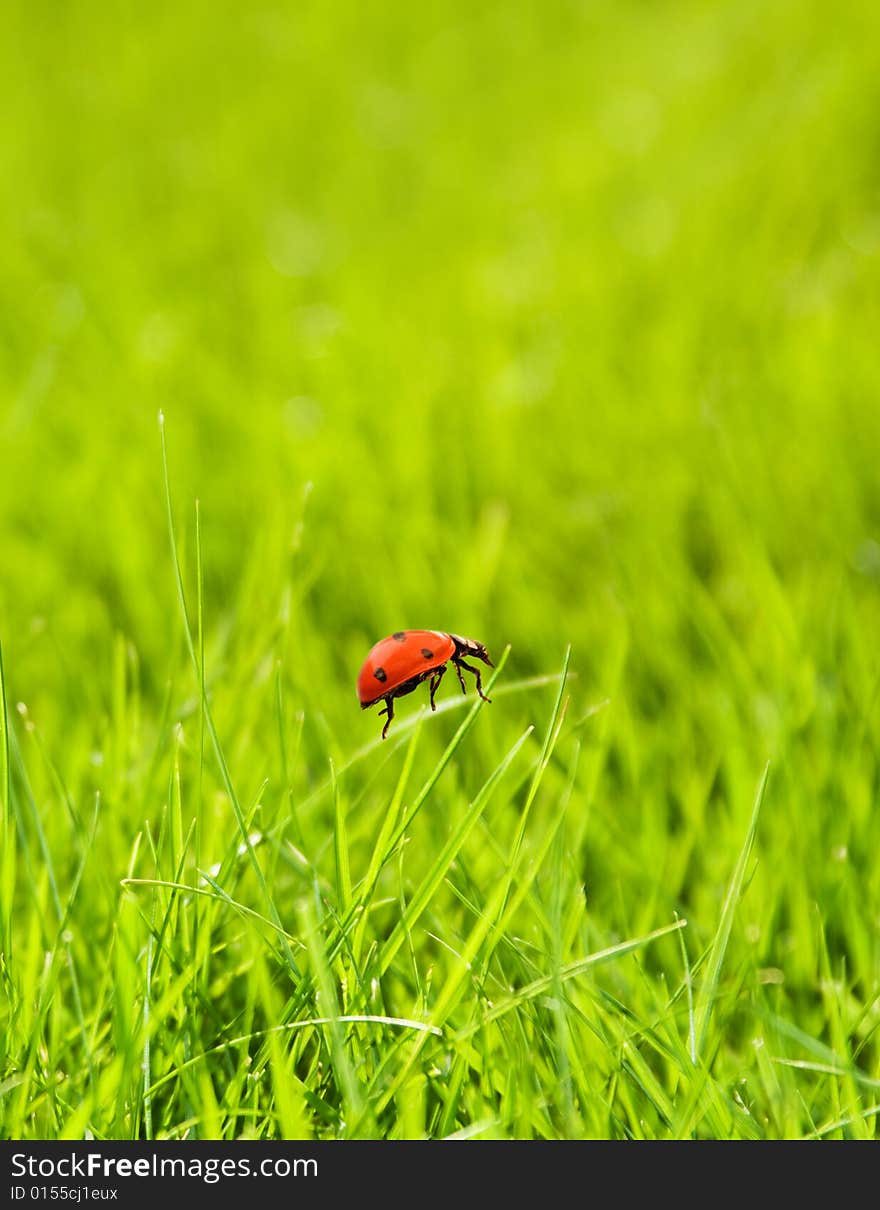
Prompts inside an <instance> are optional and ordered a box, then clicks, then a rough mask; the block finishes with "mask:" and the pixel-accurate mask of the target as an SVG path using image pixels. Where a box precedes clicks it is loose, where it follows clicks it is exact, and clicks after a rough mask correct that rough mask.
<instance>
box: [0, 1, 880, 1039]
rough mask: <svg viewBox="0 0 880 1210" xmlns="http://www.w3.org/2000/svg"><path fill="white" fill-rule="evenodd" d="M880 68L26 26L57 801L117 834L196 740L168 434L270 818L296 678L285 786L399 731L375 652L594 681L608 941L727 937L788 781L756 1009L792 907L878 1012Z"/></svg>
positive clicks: (570, 10)
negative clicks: (281, 720) (274, 771)
mask: <svg viewBox="0 0 880 1210" xmlns="http://www.w3.org/2000/svg"><path fill="white" fill-rule="evenodd" d="M878 26H880V22H878V16H877V9H876V6H875V5H873V4H869V3H857V2H854V0H843V2H839V0H836V2H835V3H833V4H832V3H829V2H822V3H816V4H809V5H805V4H802V3H797V2H795V0H791V2H786V0H778V2H773V3H769V4H768V3H755V2H752V0H736V2H735V3H734V2H725V3H710V2H707V0H668V2H665V0H664V2H658V3H636V2H631V0H624V2H621V3H567V2H565V3H563V2H560V0H550V2H548V3H542V4H536V5H529V4H524V3H513V4H510V3H497V2H494V0H490V2H487V3H474V4H468V5H460V4H452V3H439V4H434V5H428V6H418V5H407V4H381V5H369V6H365V5H360V4H354V3H348V2H339V3H335V4H333V5H330V6H328V5H321V4H316V3H311V2H303V3H296V4H282V3H273V2H272V0H258V2H257V3H254V4H249V5H235V4H228V3H223V2H221V3H215V4H210V5H209V4H205V3H201V2H196V3H189V4H186V5H178V4H167V3H163V2H159V3H156V4H151V5H150V6H148V7H147V8H143V7H138V6H135V5H130V4H123V3H112V4H107V3H100V4H98V3H91V4H90V3H85V2H84V3H79V4H54V3H51V4H50V3H46V2H41V0H38V2H35V0H28V2H27V3H24V2H22V0H7V2H6V3H4V5H3V7H2V17H0V104H2V113H3V121H2V123H0V163H2V166H3V167H2V173H0V224H2V231H3V234H4V239H3V242H2V246H0V290H2V299H0V301H2V323H0V640H2V644H3V652H4V661H5V666H6V676H7V681H8V696H9V700H10V702H11V703H13V704H14V703H15V702H17V701H19V700H21V701H22V702H24V703H26V705H27V708H28V711H29V717H30V718H31V719H33V720H35V721H36V723H37V726H38V727H39V731H40V735H41V743H42V744H43V746H44V749H45V751H47V752H49V753H51V759H52V762H53V765H54V767H55V768H56V770H57V771H58V772H59V774H60V776H61V777H62V778H63V781H64V783H65V785H67V786H68V787H69V789H70V792H71V794H72V795H73V796H74V797H75V798H77V800H79V798H80V796H81V797H82V800H83V801H86V799H87V795H88V793H90V792H91V791H92V790H93V789H94V788H95V787H100V788H101V789H102V792H103V794H104V795H105V797H106V798H107V799H108V801H110V802H111V803H112V802H114V801H115V802H116V803H117V804H118V806H119V811H120V814H119V816H118V819H119V822H120V827H121V828H122V829H123V830H124V831H125V833H126V837H127V838H128V840H130V836H131V834H133V832H134V831H135V830H136V828H137V827H138V826H139V823H140V821H141V819H142V817H143V813H144V812H145V811H146V812H149V809H150V808H149V805H148V803H146V797H147V791H144V798H143V799H141V798H140V797H139V795H140V793H141V790H143V787H144V785H145V784H146V783H145V781H144V776H145V775H144V774H143V770H144V768H145V767H147V766H148V765H149V761H150V759H151V757H150V754H151V753H152V751H153V750H154V746H155V744H156V743H157V742H160V741H159V740H157V736H160V735H161V733H162V727H163V725H164V724H163V721H162V720H163V718H164V715H163V709H164V707H163V702H164V701H165V696H166V694H170V695H171V698H172V701H173V705H172V706H171V710H172V713H174V712H176V713H178V714H185V713H186V710H187V708H188V709H189V710H190V711H191V710H192V694H193V693H194V688H193V684H194V682H193V680H192V678H191V676H190V675H189V673H188V672H187V670H186V664H185V660H184V659H183V657H182V644H181V633H182V628H181V619H180V613H179V610H178V606H177V602H176V597H175V590H174V582H173V573H172V563H171V558H170V553H169V546H168V537H167V532H166V521H165V514H164V498H163V489H162V466H161V454H160V445H159V433H158V425H157V415H158V412H159V410H160V409H161V410H162V411H163V412H164V415H165V423H166V434H167V439H168V448H169V469H170V476H171V486H172V493H173V497H174V503H175V514H176V519H177V523H178V530H179V537H180V543H181V555H182V559H183V563H184V571H185V576H186V580H187V584H188V586H191V585H192V584H193V583H194V580H193V576H194V547H193V528H194V522H193V502H194V500H195V499H196V498H198V500H199V507H200V516H201V527H202V543H203V565H204V578H205V625H206V634H207V645H208V679H209V682H212V683H213V684H214V685H215V686H217V688H218V702H217V710H218V716H219V719H220V722H221V726H222V730H223V734H224V736H225V737H226V738H227V739H228V740H229V743H230V745H231V749H232V752H233V754H234V756H236V757H237V758H238V761H239V765H238V767H239V768H242V767H243V769H244V770H245V772H244V773H243V780H245V781H246V782H247V784H248V785H250V784H251V783H252V782H253V783H254V784H256V783H257V781H258V776H257V774H258V772H259V771H260V770H261V769H263V768H264V767H265V766H267V765H268V764H270V763H271V762H272V761H274V759H275V758H274V756H272V757H270V756H269V755H268V753H269V752H270V751H271V750H272V744H273V743H274V737H273V735H272V732H271V728H272V725H273V724H272V719H271V703H272V694H271V682H272V677H273V675H274V669H275V666H276V661H280V666H281V668H282V670H283V678H284V684H285V691H286V694H287V701H288V702H289V704H290V709H291V711H296V712H302V713H303V715H304V720H305V722H304V733H303V734H304V740H303V752H304V757H303V760H304V766H303V774H302V776H303V779H304V782H303V789H304V790H307V789H308V788H309V787H312V786H314V785H315V784H317V783H318V782H319V781H320V780H321V779H322V778H323V777H324V776H325V775H326V769H327V763H326V762H327V756H328V754H330V755H334V756H335V757H336V758H337V760H344V759H345V757H346V755H348V754H350V753H351V752H352V751H354V750H355V749H357V748H359V747H361V746H362V745H363V744H365V743H367V742H368V741H370V740H372V739H373V738H375V736H376V734H377V733H378V730H379V726H380V723H379V721H378V720H377V719H376V717H375V714H374V713H364V714H361V712H360V711H359V710H358V706H357V700H356V695H355V679H356V676H357V672H358V668H359V667H360V663H361V661H362V659H363V658H364V656H365V654H366V652H367V650H368V649H369V647H370V645H371V644H372V643H373V642H374V641H375V640H376V639H378V638H379V637H381V636H382V635H385V634H388V633H390V632H391V631H393V630H395V629H398V628H401V627H428V628H438V629H442V630H451V631H455V632H458V633H461V634H465V635H471V636H473V637H474V638H477V639H479V640H481V641H482V642H484V643H486V644H487V646H488V647H489V650H490V651H491V652H493V653H494V654H496V655H497V654H498V653H500V651H501V650H503V648H504V647H505V646H506V645H507V644H508V643H509V644H511V647H512V652H511V656H510V660H509V664H508V667H507V675H509V676H510V677H511V678H525V677H530V676H533V675H539V674H545V673H550V672H556V671H558V669H559V667H560V664H561V660H562V656H563V652H564V650H565V648H566V646H567V645H568V644H569V643H570V644H571V645H572V670H573V672H574V673H575V674H576V679H574V680H573V682H572V694H573V706H572V710H571V712H570V719H571V720H572V721H574V722H575V723H577V722H578V721H579V720H581V719H583V718H584V716H585V715H586V714H587V713H588V711H589V710H590V708H591V707H592V706H593V705H594V704H596V703H598V702H600V701H603V700H605V699H610V701H611V705H610V707H609V710H610V711H612V712H613V713H612V714H610V715H609V717H610V718H611V720H612V721H611V722H610V723H608V724H607V725H608V726H609V727H610V728H611V737H610V739H609V740H608V744H607V748H606V749H603V757H602V761H601V769H600V770H596V769H594V770H592V771H591V774H590V777H591V778H592V779H593V781H592V782H591V784H595V779H596V778H601V781H600V787H601V788H600V790H599V793H598V798H597V805H596V806H594V808H593V811H594V818H595V819H596V823H595V830H594V831H593V832H591V833H590V836H589V838H588V839H587V840H583V844H582V847H581V848H579V849H578V850H577V851H576V852H575V853H574V854H573V857H572V861H573V865H574V867H576V872H577V874H578V876H580V877H583V878H586V880H587V882H588V885H589V886H590V888H591V889H592V888H593V887H595V895H596V897H597V898H596V901H595V907H596V910H597V912H599V913H601V910H602V908H603V906H604V908H606V909H607V910H608V911H609V912H611V913H612V915H613V911H614V909H613V908H612V906H611V905H613V904H614V903H617V902H618V899H620V898H622V899H629V900H630V901H631V902H633V901H638V902H639V903H640V904H645V903H655V902H659V903H660V904H662V905H663V913H661V918H662V920H663V921H665V920H668V919H669V918H670V917H669V913H668V911H667V910H666V909H667V908H669V907H670V906H671V905H678V906H683V907H684V908H685V909H686V910H687V909H688V907H689V906H690V908H693V906H694V904H695V903H696V904H699V903H701V902H702V903H703V904H705V905H710V904H711V905H715V908H717V907H718V906H720V900H721V895H722V893H723V886H724V880H725V879H726V877H727V876H728V875H729V872H730V870H731V865H732V859H731V854H732V855H733V856H734V857H735V853H736V851H737V846H738V844H739V843H740V841H741V839H742V836H743V834H744V820H745V819H747V815H748V809H749V808H750V805H751V796H752V794H753V792H754V788H755V786H756V785H757V781H758V779H759V777H760V774H761V771H762V769H763V767H764V764H765V762H766V761H767V760H768V759H770V760H771V761H772V762H773V769H774V772H773V774H772V777H773V778H775V781H773V780H771V786H774V787H775V790H774V793H775V797H774V799H773V802H774V806H773V810H772V812H770V811H769V809H768V810H766V811H765V819H766V821H767V822H766V832H765V835H764V843H765V844H766V845H767V846H768V847H767V849H766V855H767V856H769V865H770V867H771V868H769V869H768V866H767V857H766V856H765V865H764V866H763V867H762V871H763V872H762V875H761V877H762V879H763V878H766V879H768V880H769V882H768V887H772V891H771V890H769V889H768V890H767V892H766V895H767V897H766V900H764V901H762V900H760V898H759V899H758V902H759V903H760V902H765V903H766V912H765V915H764V917H763V924H762V927H761V930H760V932H759V935H760V937H761V942H760V948H761V950H762V952H761V955H760V957H759V958H758V959H757V962H758V965H759V966H761V964H764V965H766V966H767V968H768V969H773V970H776V969H777V968H778V967H781V966H783V965H785V963H784V962H783V955H784V954H785V953H787V950H786V942H785V936H786V935H787V934H786V930H787V929H788V930H793V932H792V935H794V936H796V937H797V938H798V942H799V945H798V947H797V953H796V954H795V955H794V956H792V957H791V958H790V961H791V962H792V963H793V969H794V973H795V975H796V974H797V972H798V971H800V973H801V974H802V975H803V977H804V978H805V979H811V978H812V972H814V970H815V961H816V959H815V954H814V953H813V952H812V951H811V950H810V946H809V945H807V946H806V948H804V947H801V946H800V942H801V941H803V940H804V938H806V937H810V936H814V933H815V930H814V929H813V926H812V925H811V924H810V923H809V919H810V911H811V910H812V907H813V906H814V905H815V904H817V903H818V904H820V905H822V910H823V911H824V912H825V913H826V914H827V916H828V918H829V920H830V921H831V923H832V926H833V925H834V921H835V920H837V921H838V927H837V931H836V933H835V935H834V937H833V944H832V947H831V948H832V953H833V955H835V956H836V957H837V958H840V959H841V960H842V961H844V962H845V963H846V962H848V963H849V964H850V967H849V969H850V970H852V969H853V968H855V969H856V970H857V971H858V972H859V975H858V980H859V996H860V997H862V998H863V1003H864V1004H865V1005H868V1006H870V1004H871V1003H872V1002H873V1001H872V997H873V996H874V993H875V991H876V971H877V969H878V967H877V961H878V957H880V954H878V948H880V946H878V920H880V871H878V867H877V865H876V853H877V849H878V843H880V825H878V822H877V812H876V806H877V796H878V785H880V772H878V761H877V750H878V733H880V719H878V714H880V710H878V705H877V701H878V684H880V645H878V642H877V635H878V633H880V404H878V398H880V364H878V359H877V354H876V349H877V333H878V320H880V292H878V285H880V274H878V268H880V155H878V151H880V36H878V34H880V28H878ZM121 653H122V654H121ZM120 660H121V661H122V662H123V663H124V665H125V670H124V671H123V673H122V674H121V675H122V677H123V680H125V678H126V677H127V678H128V680H129V681H130V682H134V683H136V684H137V686H138V703H139V704H138V710H139V712H140V713H139V715H138V717H137V719H135V720H132V718H130V717H128V718H127V719H126V725H125V728H124V729H123V728H122V727H121V726H120V723H119V717H118V709H117V707H118V699H117V700H116V704H115V705H114V693H115V692H116V690H117V689H118V683H119V676H120V673H119V662H120ZM169 686H170V688H169ZM267 687H268V688H267ZM443 692H444V693H445V694H449V693H450V692H451V691H450V688H449V678H447V684H446V686H445V687H444V691H443ZM188 695H189V707H187V705H186V702H187V698H188ZM544 700H545V699H544V698H542V699H541V704H540V706H539V707H535V706H534V704H533V701H532V699H531V698H530V697H529V695H527V694H525V695H516V694H514V695H511V696H510V697H508V698H506V699H503V701H502V700H501V699H499V700H498V701H497V702H496V703H495V704H494V705H493V706H492V708H491V717H492V720H493V721H492V723H491V724H489V723H487V724H486V725H487V726H492V727H493V728H496V729H502V728H505V727H507V728H509V729H510V730H511V733H513V732H514V731H515V729H516V728H518V727H519V728H520V729H521V726H522V725H525V724H527V723H529V722H531V721H534V720H535V718H536V717H537V716H536V713H535V711H536V710H538V711H540V716H541V717H544V716H545V714H546V707H545V705H544V704H543V703H544ZM419 704H421V703H419ZM415 709H416V703H415V700H414V699H407V700H406V701H404V702H403V703H401V706H400V710H399V717H405V716H406V715H407V714H409V713H412V712H413V711H414V710H415ZM392 734H393V732H392ZM121 735H122V737H123V738H122V739H120V736H121ZM114 745H115V746H114ZM120 745H121V746H122V748H123V750H122V751H120V750H119V747H120ZM489 767H490V766H488V765H487V766H486V768H485V769H484V775H486V774H487V773H488V769H489ZM33 776H34V777H35V778H36V782H37V783H38V785H39V784H41V775H40V774H39V773H37V772H36V771H34V773H33ZM44 779H45V784H46V785H49V784H50V783H51V778H50V777H49V776H48V775H44ZM126 787H128V789H126ZM132 787H133V788H132ZM695 804H696V805H695ZM743 812H745V814H744V813H743ZM697 824H699V830H695V829H697ZM658 836H662V837H663V838H664V840H663V846H664V847H662V849H661V851H660V852H658V848H657V838H658ZM715 840H717V841H718V845H719V849H718V852H717V853H716V852H715V850H714V848H713V843H714V841H715ZM124 849H125V845H122V844H121V845H120V852H121V851H123V850H124ZM774 854H775V855H776V857H775V858H774V856H773V855H774ZM786 862H787V864H786ZM774 874H775V877H776V880H777V881H776V883H775V884H774V883H773V877H774ZM596 883H598V885H596ZM762 885H763V884H762ZM760 894H761V892H760V891H759V890H756V891H755V895H756V896H760ZM842 902H845V903H846V904H848V905H849V908H851V909H852V911H853V912H854V913H855V914H857V915H858V917H859V919H860V920H861V921H862V922H863V932H860V933H858V934H857V935H856V934H854V933H853V932H852V931H851V930H850V929H849V928H848V926H846V925H845V924H844V923H843V921H844V920H847V919H849V917H848V916H843V915H839V916H838V915H836V913H838V911H839V910H842V909H841V903H842ZM713 910H714V909H713ZM708 915H709V914H708V912H707V917H706V919H707V920H708ZM755 916H756V918H757V917H760V916H761V911H760V909H756V910H755ZM798 921H800V922H801V924H800V925H799V924H798ZM756 927H757V926H756ZM832 931H833V930H832ZM752 941H756V938H755V937H753V938H752ZM788 948H789V949H791V948H792V947H791V946H789V947H788ZM762 969H763V967H762ZM872 971H873V972H874V975H873V978H874V982H873V984H872V983H871V972H872ZM773 977H775V976H771V981H772V978H773ZM810 995H812V993H810ZM807 998H808V1000H809V999H810V996H808V997H807ZM810 1002H812V1001H810ZM805 1011H806V1010H805ZM860 1011H861V1010H860ZM865 1011H866V1012H868V1016H867V1017H864V1018H860V1020H861V1021H862V1024H863V1025H865V1022H867V1025H865V1028H868V1027H869V1026H870V1027H872V1026H871V1023H872V1022H873V1021H874V1017H873V1016H871V1012H873V1013H874V1014H876V1008H874V1009H871V1010H870V1011H869V1010H868V1009H866V1010H865ZM803 1023H804V1024H805V1025H806V1024H807V1022H806V1019H804V1021H803Z"/></svg>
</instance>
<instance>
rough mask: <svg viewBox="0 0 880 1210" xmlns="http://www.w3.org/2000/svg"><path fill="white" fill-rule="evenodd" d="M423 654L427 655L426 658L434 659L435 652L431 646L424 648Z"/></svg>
mask: <svg viewBox="0 0 880 1210" xmlns="http://www.w3.org/2000/svg"><path fill="white" fill-rule="evenodd" d="M422 655H423V656H424V657H425V659H426V660H433V658H434V652H433V651H431V649H430V648H429V647H423V648H422Z"/></svg>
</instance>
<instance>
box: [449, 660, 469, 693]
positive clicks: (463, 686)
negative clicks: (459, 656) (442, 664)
mask: <svg viewBox="0 0 880 1210" xmlns="http://www.w3.org/2000/svg"><path fill="white" fill-rule="evenodd" d="M452 662H453V664H454V665H455V671H456V674H457V676H458V683H459V685H461V691H462V693H467V685H466V684H465V683H464V677H463V676H462V675H461V668H462V665H461V663H460V662H459V661H458V660H455V659H454V660H453V661H452ZM464 666H465V668H466V667H467V664H465V665H464Z"/></svg>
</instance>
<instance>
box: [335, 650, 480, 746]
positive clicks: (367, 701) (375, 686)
mask: <svg viewBox="0 0 880 1210" xmlns="http://www.w3.org/2000/svg"><path fill="white" fill-rule="evenodd" d="M465 656H470V658H471V659H475V660H482V661H483V663H484V664H488V665H489V667H490V668H494V667H495V665H494V664H493V663H492V661H491V660H490V659H489V653H488V651H487V650H486V648H485V647H484V646H483V644H482V643H478V642H477V641H476V640H475V639H463V638H462V637H461V635H460V634H445V633H444V632H443V631H442V630H396V631H395V632H394V634H391V635H389V636H388V638H387V639H380V640H379V642H378V643H377V644H376V645H375V647H373V649H372V650H371V651H370V654H369V655H368V656H367V658H366V659H365V660H364V663H363V667H362V668H361V671H360V675H359V676H358V698H359V699H360V703H361V710H366V709H368V708H369V707H370V706H375V704H376V702H384V703H385V708H384V710H380V711H379V714H380V715H382V714H385V715H387V718H386V719H385V726H384V727H383V728H382V738H383V739H384V738H385V736H386V735H387V734H388V727H389V724H390V723H391V720H392V718H393V717H394V699H395V698H396V697H403V696H404V694H407V693H412V691H413V690H414V689H417V688H418V686H419V685H421V683H422V681H427V680H430V682H431V685H430V693H431V709H432V710H436V709H437V707H436V706H435V705H434V694H435V693H436V692H437V686H438V685H439V684H440V681H441V680H442V679H443V674H444V672H445V671H446V665H447V663H448V662H449V661H451V662H452V665H453V667H454V668H455V671H456V672H457V673H458V681H459V684H460V685H461V691H462V693H467V689H466V687H465V683H464V677H463V676H462V675H461V670H462V668H466V669H467V671H468V672H472V673H473V674H474V676H475V678H476V682H477V693H478V694H479V695H480V697H481V698H482V699H483V701H484V702H488V701H490V700H491V699H490V698H488V697H486V695H485V693H484V692H483V684H482V681H481V680H480V670H479V668H475V667H474V666H473V665H472V664H468V663H467V662H466V660H465Z"/></svg>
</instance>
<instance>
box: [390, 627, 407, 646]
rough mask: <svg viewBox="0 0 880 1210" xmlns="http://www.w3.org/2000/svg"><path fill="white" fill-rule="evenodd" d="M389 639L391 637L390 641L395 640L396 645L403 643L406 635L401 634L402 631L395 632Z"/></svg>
mask: <svg viewBox="0 0 880 1210" xmlns="http://www.w3.org/2000/svg"><path fill="white" fill-rule="evenodd" d="M391 637H392V639H397V641H398V643H403V642H404V641H405V639H406V635H405V634H404V633H403V631H402V630H395V632H394V634H393V635H392V636H391Z"/></svg>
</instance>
